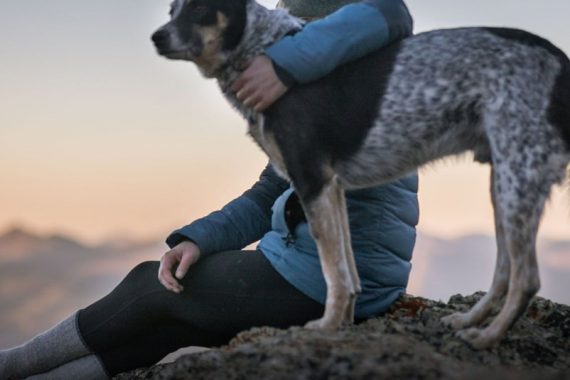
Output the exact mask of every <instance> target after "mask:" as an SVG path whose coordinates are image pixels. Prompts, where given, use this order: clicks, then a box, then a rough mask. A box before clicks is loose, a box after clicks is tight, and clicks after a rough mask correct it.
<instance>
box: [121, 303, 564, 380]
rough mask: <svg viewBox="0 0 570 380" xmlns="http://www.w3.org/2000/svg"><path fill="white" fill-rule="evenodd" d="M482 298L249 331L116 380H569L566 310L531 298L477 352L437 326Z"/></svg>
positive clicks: (397, 306)
mask: <svg viewBox="0 0 570 380" xmlns="http://www.w3.org/2000/svg"><path fill="white" fill-rule="evenodd" d="M482 295H483V293H475V294H473V295H470V296H465V297H463V296H460V295H456V296H453V297H451V299H450V300H449V302H448V303H444V302H437V301H432V300H428V299H424V298H419V297H413V296H403V297H402V298H401V299H400V300H399V301H398V302H396V303H395V304H394V305H393V306H392V308H391V309H390V310H389V312H387V313H386V314H385V315H384V316H382V317H379V318H376V319H371V320H368V321H366V322H363V323H360V324H358V325H353V326H346V327H344V328H342V329H340V330H339V331H334V332H322V331H312V330H307V329H304V328H301V327H292V328H290V329H288V330H279V329H274V328H268V327H262V328H253V329H251V330H248V331H244V332H242V333H240V334H239V335H238V336H237V337H235V338H234V339H233V340H232V341H231V342H230V343H229V344H228V345H227V346H224V347H221V348H217V349H212V350H209V351H205V352H201V353H198V354H193V355H187V356H183V357H181V358H180V359H178V360H177V361H176V362H174V363H172V364H167V365H160V366H155V367H152V368H149V369H140V370H136V371H133V372H130V373H125V374H122V375H119V376H118V377H116V379H121V380H122V379H208V380H212V379H220V380H221V379H224V380H231V379H235V380H238V379H275V380H277V379H296V380H297V379H299V380H303V379H307V380H309V379H384V378H385V379H474V380H475V379H477V380H483V379H484V380H490V379H513V380H514V379H517V380H518V379H540V380H547V379H570V306H566V305H560V304H556V303H553V302H551V301H548V300H546V299H543V298H539V297H537V298H536V299H535V300H534V301H533V303H532V304H531V306H530V307H529V309H528V310H527V312H526V313H525V315H524V316H523V317H522V318H521V319H520V320H519V321H518V322H517V323H516V324H515V325H514V326H513V328H512V329H511V330H510V332H509V334H508V336H507V337H506V338H505V339H504V341H503V342H502V343H501V344H500V345H499V346H497V347H495V348H493V349H490V350H484V351H477V350H474V349H472V348H470V347H469V346H468V345H467V344H466V343H464V342H463V341H461V340H460V339H458V338H457V337H456V336H455V334H454V332H453V331H451V330H449V329H448V328H446V327H444V326H443V325H442V324H441V323H440V318H441V317H442V316H444V315H447V314H450V313H452V312H455V311H465V310H467V309H468V308H469V307H471V306H472V305H473V304H474V303H475V302H476V301H477V300H478V299H479V298H480V297H481V296H482Z"/></svg>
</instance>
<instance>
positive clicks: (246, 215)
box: [158, 165, 289, 293]
mask: <svg viewBox="0 0 570 380" xmlns="http://www.w3.org/2000/svg"><path fill="white" fill-rule="evenodd" d="M288 187H289V183H288V182H287V181H285V180H283V179H282V178H280V177H278V176H277V174H276V173H275V171H274V170H273V169H272V168H271V167H270V166H269V165H268V166H267V167H266V168H265V170H264V171H263V172H262V173H261V176H260V178H259V181H257V182H256V183H255V184H254V185H253V187H252V188H251V189H249V190H248V191H246V192H245V193H244V194H243V195H242V196H240V197H238V198H236V199H234V200H233V201H231V202H230V203H228V204H227V205H226V206H224V207H223V208H222V209H221V210H220V211H216V212H213V213H211V214H210V215H208V216H206V217H204V218H201V219H198V220H196V221H195V222H193V223H191V224H189V225H187V226H185V227H182V228H180V229H178V230H176V231H174V232H172V233H171V234H170V235H169V236H168V238H167V239H166V243H167V244H168V246H169V247H170V248H171V249H170V250H169V251H168V252H166V253H165V254H164V255H163V256H162V258H161V259H160V268H159V270H158V279H159V281H160V282H161V283H162V285H164V287H165V288H166V289H168V290H170V291H172V292H175V293H180V292H182V291H183V290H184V288H183V287H182V285H181V284H180V282H179V280H181V279H182V278H184V276H186V273H187V272H188V269H189V268H190V266H191V265H192V264H194V263H196V262H197V261H198V260H199V259H200V257H201V256H202V255H207V254H210V253H212V252H219V251H225V250H232V249H241V248H243V247H245V246H246V245H248V244H250V243H253V242H254V241H256V240H259V239H260V238H261V237H262V236H263V235H264V234H265V233H266V232H267V231H269V229H270V228H271V206H273V203H274V202H275V199H277V197H278V196H279V195H281V193H283V192H284V191H285V190H286V189H287V188H288ZM175 272H176V274H175Z"/></svg>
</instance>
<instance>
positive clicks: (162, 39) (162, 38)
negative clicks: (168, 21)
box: [151, 29, 170, 46]
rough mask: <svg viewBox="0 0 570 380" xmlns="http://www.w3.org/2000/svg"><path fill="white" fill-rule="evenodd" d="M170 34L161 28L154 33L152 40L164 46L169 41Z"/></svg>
mask: <svg viewBox="0 0 570 380" xmlns="http://www.w3.org/2000/svg"><path fill="white" fill-rule="evenodd" d="M169 37H170V34H169V33H168V31H167V30H165V29H159V30H157V31H156V32H155V33H154V34H153V35H152V37H151V38H152V42H154V44H155V45H157V46H163V45H165V44H166V43H168V40H169Z"/></svg>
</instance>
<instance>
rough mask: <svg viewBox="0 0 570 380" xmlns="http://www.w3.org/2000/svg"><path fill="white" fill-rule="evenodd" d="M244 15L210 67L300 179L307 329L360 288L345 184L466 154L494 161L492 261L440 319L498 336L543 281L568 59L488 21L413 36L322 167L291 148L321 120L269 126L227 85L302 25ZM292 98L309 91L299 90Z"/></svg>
mask: <svg viewBox="0 0 570 380" xmlns="http://www.w3.org/2000/svg"><path fill="white" fill-rule="evenodd" d="M179 1H181V0H179ZM191 1H196V0H191ZM228 1H230V0H228ZM247 20H248V21H247V24H246V27H245V33H244V38H243V39H242V40H241V43H240V44H239V45H238V46H237V48H235V49H234V50H233V51H230V52H223V54H224V57H225V63H224V64H222V65H221V66H220V67H216V68H215V70H210V71H209V72H212V73H213V76H214V77H216V78H217V79H218V82H219V84H220V87H221V89H222V91H223V92H224V95H225V96H226V97H227V98H228V100H229V101H230V103H232V104H233V105H234V106H235V107H236V108H237V110H238V111H239V112H240V113H241V114H242V115H243V116H244V117H245V118H246V119H247V120H248V122H249V133H250V134H251V135H252V137H253V138H254V139H255V141H256V142H257V143H258V144H259V145H260V146H261V147H262V148H263V149H264V150H265V152H266V153H267V154H268V155H269V157H270V159H271V161H272V163H273V164H274V165H275V166H276V167H277V169H279V171H280V172H281V174H283V175H284V176H286V177H289V178H292V179H293V182H296V183H295V185H296V188H297V190H298V192H299V193H300V194H299V195H300V198H301V202H302V203H303V207H304V209H305V211H306V213H307V218H308V221H309V223H310V225H311V230H312V232H313V235H314V237H315V240H316V241H317V245H318V247H319V256H320V259H321V264H322V266H323V272H324V274H325V279H326V281H327V286H328V290H329V292H328V293H327V305H326V311H325V316H324V317H323V318H322V319H320V320H317V321H313V322H311V323H309V324H308V327H314V328H324V329H327V328H335V327H338V326H339V325H340V323H342V322H343V321H349V320H350V319H351V318H352V309H353V307H354V296H355V293H357V292H358V290H359V282H358V276H357V274H356V270H355V268H354V261H353V258H352V250H351V245H350V234H349V233H348V231H346V230H347V229H348V227H347V223H346V220H344V219H345V218H346V212H341V211H339V210H340V208H343V207H344V206H343V205H344V197H343V195H342V189H346V188H361V187H368V186H372V185H378V184H381V183H385V182H388V181H390V180H393V179H396V178H399V177H401V176H403V175H405V174H407V173H409V172H411V171H413V170H414V169H415V168H417V167H419V166H421V165H423V164H425V163H428V162H431V161H434V160H437V159H439V158H442V157H446V156H450V155H455V154H460V153H463V152H466V151H471V152H473V153H474V155H475V159H476V160H478V161H480V162H487V163H490V164H491V165H492V187H491V194H492V200H493V205H494V211H495V225H496V233H497V251H498V258H497V266H496V270H495V276H494V279H493V283H492V286H491V289H490V291H489V292H488V293H487V295H486V296H485V297H483V298H482V299H481V300H480V301H479V302H478V303H477V305H475V307H473V308H472V309H471V310H470V311H469V312H467V313H463V314H453V315H450V316H448V317H446V318H444V319H443V322H444V323H445V324H447V325H450V326H451V327H453V328H455V329H458V330H460V331H459V332H458V334H459V336H460V337H462V338H463V339H465V340H466V341H468V342H469V343H470V344H471V345H472V346H474V347H476V348H486V347H489V346H492V345H494V344H496V343H498V342H499V341H500V340H501V339H502V338H503V337H504V335H505V334H506V332H507V330H508V328H509V327H510V326H511V325H512V324H513V323H514V322H515V321H516V320H517V318H518V317H519V316H520V315H521V314H522V313H523V312H524V310H525V309H526V307H527V305H528V303H529V301H530V299H531V298H532V297H533V296H534V295H535V294H536V292H537V291H538V289H539V286H540V281H539V276H538V267H537V263H536V252H535V241H536V234H537V230H538V225H539V221H540V217H541V214H542V211H543V207H544V203H545V201H546V199H547V198H548V196H549V193H550V189H551V187H552V185H553V184H555V183H559V182H560V181H562V180H563V178H564V176H565V168H566V167H567V164H568V162H569V161H570V154H569V150H568V146H569V145H570V141H565V140H568V138H567V137H568V136H569V133H570V126H569V125H555V124H557V123H554V122H552V120H557V121H558V124H560V120H562V121H564V122H566V119H567V117H566V116H569V117H570V114H569V115H566V114H565V113H564V112H568V111H567V110H566V111H565V109H566V108H568V107H566V105H567V104H568V106H570V104H569V103H568V99H560V94H559V91H560V88H561V86H570V61H568V59H567V58H566V57H565V56H564V55H563V53H561V52H559V51H554V50H553V49H552V48H554V47H553V46H551V45H549V46H546V45H545V43H546V41H544V40H540V41H539V42H538V43H535V42H536V41H537V39H535V40H533V41H534V42H532V41H531V43H526V42H528V41H526V42H525V41H517V40H516V38H508V37H505V35H504V34H501V33H500V32H496V31H495V32H494V31H493V30H492V29H488V28H465V29H453V30H451V29H450V30H436V31H433V32H428V33H424V34H420V35H418V36H415V37H412V38H409V39H406V40H404V41H402V42H399V43H398V44H397V52H396V53H395V56H394V61H393V67H390V73H389V75H388V77H387V79H382V80H385V81H386V83H383V86H382V90H381V93H380V94H379V98H377V99H374V100H375V101H377V103H373V104H376V105H377V106H376V107H375V110H376V112H375V115H376V117H375V118H374V119H373V121H372V123H371V124H370V125H367V126H365V128H364V129H361V130H363V131H365V133H363V134H362V136H363V137H362V138H361V140H359V141H357V143H358V146H357V149H355V152H352V153H351V154H348V155H347V154H344V155H343V156H342V157H340V156H334V155H330V154H331V153H330V152H331V151H332V152H338V151H342V150H339V149H338V147H336V148H334V147H333V148H334V149H332V150H330V151H328V152H329V153H326V152H325V153H323V154H324V155H320V156H318V157H320V158H319V159H320V160H322V162H319V163H317V164H316V165H315V164H314V163H310V164H309V163H308V162H306V161H305V163H303V162H299V160H303V159H302V158H295V157H294V156H295V155H294V154H293V158H291V157H292V154H291V151H295V152H298V151H300V152H302V153H304V154H305V153H307V151H308V150H309V149H310V148H300V149H301V150H294V149H292V146H294V145H299V146H301V145H302V144H303V142H301V141H300V140H301V137H300V136H301V134H303V136H304V137H303V139H305V141H312V142H313V143H316V144H319V143H320V141H318V139H317V140H315V139H314V138H313V140H311V138H310V136H311V135H310V134H308V133H307V132H308V131H311V128H317V125H316V124H311V123H310V122H308V123H307V125H303V126H302V127H300V126H297V125H292V124H289V125H284V126H283V125H281V126H277V125H276V124H275V125H273V124H271V125H270V124H266V123H268V122H267V120H266V117H265V116H264V115H261V114H258V113H256V112H254V111H253V110H251V109H249V108H248V107H246V106H244V105H243V104H241V103H240V102H239V101H238V100H237V98H236V96H235V94H233V93H232V92H231V91H230V86H231V83H232V82H233V81H234V80H235V79H236V78H237V76H238V75H239V73H240V71H241V69H242V68H243V66H244V64H245V63H247V62H248V61H249V60H250V59H251V58H252V57H254V56H256V55H258V54H260V53H262V52H263V50H264V48H265V47H266V46H268V45H269V44H271V43H272V42H274V41H275V40H278V39H279V38H281V37H282V36H284V35H285V34H286V33H287V32H289V31H291V30H296V29H299V28H300V27H301V23H300V21H299V20H298V19H296V18H293V17H291V16H290V15H288V14H287V12H285V11H280V10H278V11H269V10H267V9H265V8H263V7H261V6H259V5H258V4H256V3H255V2H254V1H253V0H247ZM511 32H515V34H516V35H517V36H519V37H520V34H517V33H519V32H518V31H508V32H507V34H508V33H511ZM524 36H527V37H530V38H531V39H532V38H534V37H535V36H532V35H530V34H528V35H527V34H524ZM538 40H539V39H538ZM389 49H390V48H388V50H389ZM554 49H555V48H554ZM220 54H222V52H220ZM345 78H346V77H345ZM369 80H370V81H374V80H375V78H373V77H371V78H369ZM562 82H564V83H562ZM315 86H317V87H318V86H319V85H318V84H316V85H315ZM327 88H328V87H327ZM564 88H565V87H564ZM569 91H570V90H568V89H564V91H563V92H562V93H563V94H568V93H569ZM308 93H309V94H310V90H308ZM317 93H318V92H317ZM295 94H297V96H300V97H302V96H303V91H302V90H301V91H297V92H295ZM306 94H307V92H306V93H305V95H306ZM557 96H558V98H556V97H557ZM564 96H565V95H564ZM289 98H291V97H289ZM305 100H307V98H306V99H305ZM288 101H289V104H291V99H289V100H288ZM293 101H294V99H293ZM553 103H554V104H556V107H555V111H556V112H558V113H559V114H558V115H556V117H554V118H552V117H551V115H550V114H549V113H550V112H552V110H553V109H554V108H553V107H551V106H552V104H553ZM285 107H286V106H285ZM307 112H308V113H311V112H313V110H307ZM561 112H562V113H561ZM289 113H290V112H289ZM277 114H279V113H277ZM313 114H314V112H313ZM282 116H287V113H284V114H282ZM355 116H356V115H355ZM307 120H309V119H307ZM359 120H362V119H359ZM294 121H298V119H296V120H294ZM277 122H279V120H277ZM292 122H293V121H292ZM567 122H568V123H570V120H567ZM273 123H275V120H273ZM277 124H278V123H277ZM293 124H295V123H294V122H293ZM296 124H298V123H296ZM343 128H344V126H343ZM346 128H356V127H354V126H351V125H346ZM358 128H363V127H362V126H361V125H360V126H358ZM291 131H293V132H291ZM296 133H297V134H296ZM284 136H285V137H284ZM295 136H298V139H299V141H295ZM307 136H309V137H307ZM314 136H318V134H314ZM357 136H360V135H357ZM353 137H354V135H353V136H352V137H351V138H353ZM287 138H289V139H288V140H287ZM353 140H354V138H353ZM329 143H330V142H329ZM352 143H354V141H353V142H352ZM312 147H313V148H315V146H314V145H313V146H312ZM315 151H317V150H315ZM318 151H319V152H320V153H322V152H324V151H322V150H318ZM343 152H345V151H343ZM310 153H311V152H309V153H308V155H306V156H305V159H306V158H307V157H311V155H310ZM327 154H329V156H327ZM323 157H324V158H323ZM319 159H316V160H319ZM291 163H293V164H295V165H296V166H295V165H291ZM303 165H312V166H311V169H306V168H305V167H304V166H303ZM295 167H296V169H295ZM313 169H314V170H315V171H311V170H313ZM292 170H293V172H292ZM299 172H304V173H305V174H299ZM306 173H316V174H317V176H307V175H306ZM304 181H309V182H310V181H313V182H315V183H316V186H313V189H317V190H318V191H312V190H311V191H309V192H305V195H304V194H303V192H304V190H303V185H304ZM309 193H311V194H310V196H307V195H306V194H309ZM339 194H340V195H339ZM323 215H326V217H325V218H323ZM335 216H336V217H335ZM334 247H337V249H334ZM505 295H506V302H505V304H504V306H503V308H502V309H501V312H500V313H499V314H498V316H496V317H495V318H494V320H493V321H492V322H491V324H490V325H488V326H487V327H485V328H483V329H478V328H470V327H471V326H476V325H479V324H480V323H481V322H483V321H484V320H485V318H486V317H487V316H488V315H489V313H490V311H491V310H492V309H493V306H495V304H497V303H498V302H500V300H501V299H502V298H503V297H504V296H505Z"/></svg>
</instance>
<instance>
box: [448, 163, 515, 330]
mask: <svg viewBox="0 0 570 380" xmlns="http://www.w3.org/2000/svg"><path fill="white" fill-rule="evenodd" d="M494 177H495V170H494V169H492V170H491V200H492V202H493V210H494V214H495V237H496V240H497V262H496V265H495V274H494V275H493V282H492V284H491V289H490V290H489V291H488V292H487V294H485V295H484V296H483V298H481V299H480V300H479V302H477V304H476V305H475V306H473V307H472V308H471V309H470V310H469V311H468V312H466V313H454V314H451V315H448V316H446V317H443V318H442V319H441V321H442V323H443V324H444V325H447V326H449V327H451V328H452V329H454V330H461V329H464V328H466V327H471V326H475V325H478V324H480V323H481V322H483V320H484V319H485V318H486V317H487V316H488V315H489V314H490V313H491V311H492V310H493V307H494V306H495V305H496V304H497V303H498V302H499V301H500V300H501V299H502V298H503V297H504V295H505V294H506V292H507V290H508V286H509V274H510V261H509V254H508V251H507V246H506V243H505V231H504V227H503V220H502V217H501V215H500V208H499V207H498V204H497V200H496V197H497V196H496V194H497V191H498V190H497V188H496V183H497V181H496V180H495V178H494Z"/></svg>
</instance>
